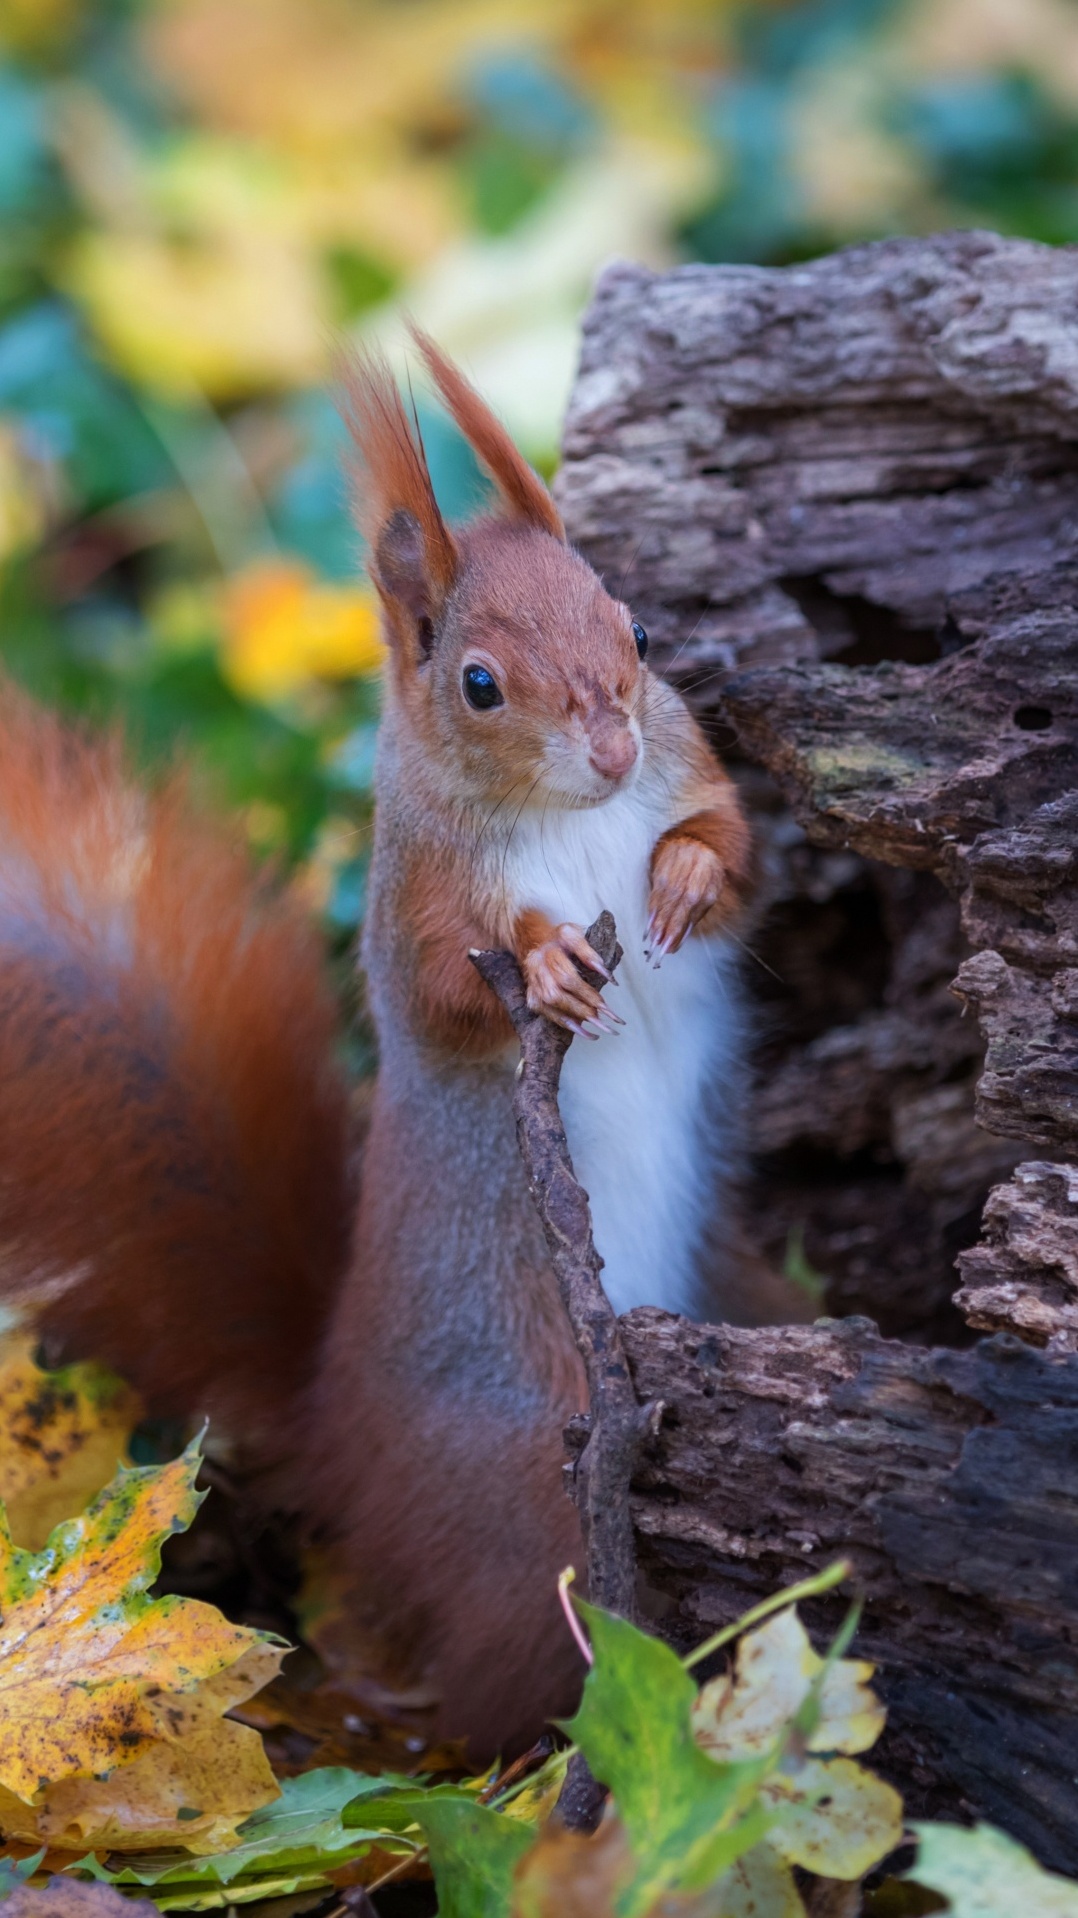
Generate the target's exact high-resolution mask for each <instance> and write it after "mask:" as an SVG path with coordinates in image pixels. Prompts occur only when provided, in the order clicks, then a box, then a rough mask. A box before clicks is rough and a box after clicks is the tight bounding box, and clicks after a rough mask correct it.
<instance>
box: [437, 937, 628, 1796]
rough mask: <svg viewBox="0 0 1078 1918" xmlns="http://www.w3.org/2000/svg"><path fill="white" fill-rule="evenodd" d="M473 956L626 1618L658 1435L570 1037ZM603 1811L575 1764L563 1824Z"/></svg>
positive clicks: (584, 1471)
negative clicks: (619, 1298) (577, 1164)
mask: <svg viewBox="0 0 1078 1918" xmlns="http://www.w3.org/2000/svg"><path fill="white" fill-rule="evenodd" d="M587 939H588V944H589V945H590V946H592V947H593V948H594V950H595V951H596V952H597V953H598V954H599V957H600V958H601V959H602V961H603V964H604V965H605V966H606V967H607V968H608V969H609V971H611V972H613V971H614V969H615V967H616V966H617V964H618V961H619V960H620V958H621V947H620V946H619V945H618V940H617V931H616V929H615V926H614V921H613V918H612V917H611V915H610V913H608V912H604V913H601V914H600V916H599V918H598V919H597V920H596V921H595V924H594V925H593V926H589V928H588V932H587ZM471 959H472V963H473V965H474V966H475V968H476V970H477V971H478V973H479V974H480V976H481V977H482V978H483V979H485V980H486V983H487V985H488V986H490V988H491V990H492V991H493V992H495V993H496V994H497V996H498V998H499V999H500V1000H501V1003H502V1005H503V1006H504V1007H505V1010H506V1012H507V1013H508V1014H509V1017H510V1019H511V1020H512V1022H513V1027H514V1030H515V1031H516V1035H517V1038H518V1039H519V1040H520V1065H519V1066H518V1068H517V1077H516V1087H515V1091H514V1099H513V1106H514V1113H515V1116H516V1127H517V1143H518V1145H519V1147H520V1154H521V1158H522V1159H523V1161H524V1168H525V1171H526V1172H527V1175H528V1188H529V1191H530V1192H531V1195H532V1198H533V1200H534V1201H535V1207H536V1210H537V1212H538V1214H539V1218H540V1221H541V1223H542V1227H543V1232H544V1234H545V1237H546V1242H547V1248H548V1250H549V1252H550V1260H551V1264H552V1265H553V1268H554V1274H555V1277H556V1278H557V1281H558V1289H559V1291H560V1293H561V1297H562V1303H563V1304H564V1306H565V1310H566V1313H567V1314H568V1318H569V1323H570V1325H571V1327H572V1331H573V1337H574V1339H575V1340H576V1344H577V1349H578V1351H579V1353H580V1356H581V1359H582V1360H583V1363H584V1371H585V1375H586V1377H587V1383H588V1403H589V1407H590V1411H589V1413H588V1415H587V1417H586V1418H585V1419H575V1420H574V1421H573V1423H572V1425H571V1426H570V1427H569V1429H568V1431H567V1433H566V1442H567V1446H568V1448H569V1450H570V1454H571V1456H572V1458H573V1473H572V1486H573V1498H574V1501H575V1503H576V1507H577V1510H578V1511H579V1513H580V1523H581V1529H582V1531H583V1534H584V1551H585V1562H586V1570H587V1585H588V1596H589V1598H591V1599H592V1600H593V1601H594V1603H595V1604H597V1605H603V1606H605V1607H606V1609H607V1610H608V1611H611V1612H617V1613H619V1614H620V1616H621V1617H622V1618H631V1617H632V1615H633V1611H634V1592H635V1586H636V1556H635V1552H634V1548H633V1523H632V1513H631V1511H630V1507H629V1487H630V1484H631V1482H632V1477H633V1472H634V1469H635V1467H636V1463H637V1460H638V1458H639V1456H640V1452H641V1449H642V1447H643V1445H644V1443H645V1441H646V1439H647V1438H648V1436H649V1435H651V1434H653V1433H655V1432H656V1431H657V1430H658V1424H659V1419H660V1418H661V1415H662V1404H661V1403H660V1402H656V1403H654V1404H652V1405H644V1406H642V1405H640V1404H639V1403H638V1402H637V1397H636V1393H635V1391H634V1389H633V1382H632V1375H631V1373H630V1371H629V1366H628V1362H627V1360H626V1356H625V1348H624V1345H623V1344H622V1338H621V1332H620V1329H619V1326H618V1321H617V1317H616V1315H615V1312H614V1308H613V1306H612V1305H611V1303H610V1300H609V1299H608V1298H607V1296H606V1293H605V1292H604V1290H603V1283H602V1278H601V1276H600V1275H601V1273H602V1266H603V1262H602V1259H601V1258H600V1257H599V1254H598V1252H597V1251H596V1249H595V1240H594V1237H593V1235H592V1229H591V1212H590V1209H589V1206H588V1195H587V1193H586V1192H585V1191H584V1189H583V1187H582V1186H581V1185H580V1183H579V1181H578V1180H577V1177H576V1175H575V1173H574V1171H573V1162H572V1159H571V1158H570V1156H569V1146H568V1142H567V1140H566V1137H565V1127H564V1125H563V1124H562V1118H561V1112H560V1111H559V1108H558V1084H559V1081H560V1079H561V1068H562V1061H563V1060H564V1058H565V1055H566V1053H567V1051H568V1049H569V1047H570V1045H571V1044H572V1034H571V1033H569V1032H565V1031H564V1030H563V1029H562V1028H561V1027H560V1026H555V1025H553V1024H552V1023H551V1021H550V1020H549V1019H545V1018H544V1017H543V1016H542V1014H541V1013H536V1012H532V1011H531V1010H530V1009H529V1006H528V1001H527V995H526V993H525V989H524V980H523V978H522V976H521V971H520V967H519V966H518V965H517V962H516V960H515V958H514V957H513V955H512V953H510V952H473V953H472V955H471ZM580 971H581V973H582V975H583V977H584V978H585V979H586V980H588V982H589V984H592V985H596V986H598V985H601V983H602V981H601V979H600V977H599V975H598V974H596V973H593V972H589V971H588V969H587V968H586V967H584V966H581V967H580ZM581 1441H583V1444H581ZM570 1782H571V1787H572V1788H571V1789H570ZM601 1804H602V1798H601V1794H597V1790H596V1787H595V1784H594V1781H593V1780H592V1779H591V1777H590V1774H588V1773H587V1768H586V1766H584V1765H583V1761H582V1760H579V1759H578V1760H574V1765H573V1768H571V1781H570V1780H567V1781H566V1789H565V1791H563V1794H562V1800H560V1801H559V1808H560V1809H561V1812H562V1816H563V1818H564V1820H565V1822H566V1823H567V1824H570V1825H573V1826H575V1827H576V1828H578V1829H579V1828H584V1829H590V1828H591V1826H592V1825H594V1823H595V1821H596V1817H597V1814H598V1811H599V1810H600V1809H601Z"/></svg>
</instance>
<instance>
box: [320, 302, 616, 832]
mask: <svg viewBox="0 0 1078 1918" xmlns="http://www.w3.org/2000/svg"><path fill="white" fill-rule="evenodd" d="M412 331H413V337H414V339H415V341H416V344H417V346H418V347H419V350H420V352H421V353H422V355H423V358H424V360H425V361H426V364H427V367H428V369H429V371H430V373H431V374H432V376H433V379H434V382H435V384H436V386H437V387H438V390H439V392H440V393H441V396H442V398H443V400H444V401H445V403H446V405H447V407H448V408H449V411H450V412H451V413H452V414H453V417H454V418H455V419H456V421H457V424H458V425H459V427H460V428H461V431H462V432H463V433H464V435H465V437H466V438H467V439H468V441H469V442H470V444H471V445H472V447H473V448H474V449H475V452H476V453H477V455H478V457H479V459H480V460H481V461H482V463H483V465H484V466H485V467H486V468H487V470H488V472H489V473H490V475H491V477H492V479H493V480H494V482H495V485H496V487H497V489H498V494H499V507H498V510H496V511H495V512H494V513H491V514H488V515H484V516H483V517H482V518H481V519H479V520H477V521H476V522H474V523H473V524H472V525H471V526H468V527H465V528H464V529H463V530H461V531H458V532H456V533H455V534H454V533H451V532H450V530H449V528H448V527H447V526H446V524H445V521H444V520H443V518H442V516H441V513H440V511H439V509H438V505H437V502H436V500H435V497H434V489H433V486H432V484H431V479H430V473H429V471H428V469H427V463H426V459H425V457H424V453H423V447H422V442H421V440H420V438H419V434H418V429H417V428H414V427H413V425H412V423H411V422H410V421H409V419H408V416H407V414H406V412H405V409H404V405H403V402H402V400H401V396H400V393H399V392H398V389H397V387H396V384H395V382H394V381H393V379H392V377H391V375H390V373H389V371H388V368H387V367H386V366H385V365H384V364H383V363H381V362H380V361H377V360H372V359H370V358H367V359H365V360H363V361H361V362H359V363H358V364H357V365H356V366H354V367H353V368H351V369H350V371H349V374H348V400H349V406H348V417H349V424H350V426H351V429H352V432H353V436H354V438H355V440H356V443H357V446H358V449H359V452H360V456H361V461H362V485H361V491H360V500H361V512H360V517H361V524H362V526H363V530H364V532H365V534H366V536H367V540H368V543H369V548H370V561H369V563H370V571H371V577H372V579H373V581H374V584H375V586H376V588H377V591H378V593H379V596H380V598H381V601H382V607H383V622H384V628H385V635H386V640H387V643H388V647H389V656H390V682H391V687H392V696H393V698H394V699H395V701H396V703H397V705H398V708H399V711H400V713H401V715H402V717H403V719H404V721H405V723H406V724H407V725H408V727H409V728H410V730H411V731H412V733H413V734H414V736H415V737H416V740H417V743H418V744H419V745H420V746H421V747H422V749H423V751H424V757H425V760H426V763H427V765H428V767H429V769H430V771H431V772H432V773H433V774H434V776H435V777H436V778H438V779H439V781H440V783H444V786H445V790H446V794H447V797H449V798H461V797H469V798H473V799H478V800H483V799H487V798H492V797H497V798H499V799H500V798H505V799H507V800H508V799H510V798H511V799H512V800H513V802H514V803H516V804H521V805H527V804H531V803H537V804H538V805H540V806H542V805H547V804H551V803H553V804H555V805H560V806H570V807H576V806H592V805H598V804H601V803H602V802H603V801H604V800H606V799H609V798H611V797H612V795H613V794H614V793H615V792H617V791H618V790H619V788H620V787H622V786H624V785H626V784H628V783H629V782H631V781H632V779H633V778H635V776H636V772H637V770H638V768H639V765H640V759H641V752H642V735H641V726H640V715H641V707H642V702H643V697H644V689H645V684H646V679H647V669H646V667H645V666H644V664H643V660H644V654H645V653H646V650H647V636H646V634H645V633H644V630H643V628H642V626H640V624H639V622H637V621H634V619H633V616H632V614H631V612H630V610H629V608H628V607H627V606H625V605H623V604H622V603H621V601H620V600H616V599H614V598H612V597H611V595H610V594H609V593H608V592H607V591H606V589H605V587H604V586H603V584H602V581H601V580H600V579H599V577H598V575H597V574H596V573H595V572H593V570H592V568H591V567H590V566H589V565H588V564H587V562H586V561H585V560H583V559H582V558H581V557H580V555H579V554H578V553H575V552H574V551H573V550H572V548H571V547H570V546H569V545H568V544H567V542H566V539H565V532H564V528H563V527H562V523H561V518H560V516H559V513H558V509H557V507H556V506H555V504H554V501H553V499H552V498H551V496H550V494H549V493H548V491H547V489H546V487H545V486H544V485H543V482H542V480H541V479H540V478H539V476H538V475H537V474H536V473H534V472H533V471H532V469H531V467H530V466H529V465H528V464H527V461H526V460H524V459H523V457H522V456H521V454H520V453H519V452H518V451H517V448H516V447H515V446H514V445H513V442H512V440H511V439H510V438H509V435H508V434H507V432H506V431H505V428H504V427H503V426H502V425H501V424H500V422H499V421H498V420H497V419H495V417H494V415H493V413H491V411H490V409H489V407H487V406H486V404H485V403H484V401H483V400H481V399H480V397H479V395H478V394H477V393H476V392H475V390H474V388H473V387H471V386H470V385H469V384H468V382H467V380H465V379H464V377H463V375H462V374H461V373H460V372H458V370H457V368H456V367H455V366H453V364H452V363H451V361H449V360H448V359H446V357H445V355H444V354H443V353H442V352H441V351H440V350H439V348H438V347H437V346H435V344H434V342H433V341H432V340H430V339H428V338H427V336H426V335H425V334H423V333H421V332H419V330H418V329H416V328H413V329H412Z"/></svg>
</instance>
